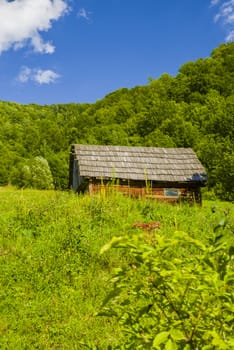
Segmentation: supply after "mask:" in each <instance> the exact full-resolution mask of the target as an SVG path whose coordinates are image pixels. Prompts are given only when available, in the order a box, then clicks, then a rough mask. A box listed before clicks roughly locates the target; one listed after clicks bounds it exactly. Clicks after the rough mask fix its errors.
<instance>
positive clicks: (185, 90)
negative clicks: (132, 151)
mask: <svg viewBox="0 0 234 350" xmlns="http://www.w3.org/2000/svg"><path fill="white" fill-rule="evenodd" d="M233 133H234V43H227V44H222V45H220V46H219V47H218V48H216V49H214V50H213V52H212V53H211V55H210V57H208V58H205V59H198V60H197V61H195V62H187V63H185V64H183V65H182V66H181V67H180V69H179V71H178V74H177V75H176V76H174V77H172V76H170V75H168V74H163V75H162V76H161V77H159V78H158V79H153V78H150V79H149V83H148V85H146V86H136V87H134V88H132V89H127V88H123V89H119V90H117V91H114V92H112V93H110V94H108V95H107V96H106V97H105V98H103V99H102V100H98V101H97V102H96V103H92V104H80V103H71V104H57V105H45V106H39V105H36V104H29V105H20V104H17V103H10V102H3V101H2V102H0V185H5V184H8V183H16V184H18V185H20V184H21V185H22V181H21V180H22V169H23V167H24V166H26V165H27V164H29V163H30V161H32V159H36V157H42V158H43V159H45V160H46V161H47V162H48V168H49V171H51V174H52V180H53V181H52V183H53V184H54V186H55V188H56V189H65V188H67V186H68V180H67V179H68V161H69V150H70V145H71V144H72V143H84V144H113V145H117V144H118V145H129V146H131V145H132V146H140V145H142V146H155V147H192V148H193V149H194V151H195V152H196V153H197V155H198V157H199V158H200V160H201V162H202V163H203V164H204V166H205V167H206V169H207V172H208V176H209V182H208V186H209V188H210V189H212V190H213V191H214V192H215V193H216V195H217V196H219V197H220V198H222V199H226V200H234V186H233V183H234V163H233V162H234V146H233V144H234V142H233V136H234V135H233ZM19 174H21V175H19ZM19 176H21V180H20V179H19ZM24 186H26V185H25V183H24Z"/></svg>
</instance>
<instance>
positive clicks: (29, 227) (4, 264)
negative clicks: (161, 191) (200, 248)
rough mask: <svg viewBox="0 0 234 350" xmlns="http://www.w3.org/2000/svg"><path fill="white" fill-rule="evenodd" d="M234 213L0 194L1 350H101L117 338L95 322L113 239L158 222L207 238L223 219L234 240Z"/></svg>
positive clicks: (50, 194)
mask: <svg viewBox="0 0 234 350" xmlns="http://www.w3.org/2000/svg"><path fill="white" fill-rule="evenodd" d="M233 214H234V207H233V204H230V203H222V202H212V201H210V202H209V201H205V202H204V204H203V207H199V206H192V207H191V206H188V205H186V204H181V205H168V204H164V203H159V202H156V201H150V200H132V199H130V198H123V197H122V196H118V195H115V196H109V197H105V195H104V194H100V195H97V196H94V197H89V196H77V195H74V194H73V193H66V192H55V191H35V190H22V191H16V190H14V189H13V188H0V264H1V275H0V287H1V289H0V310H1V319H0V348H1V349H7V350H8V349H9V350H11V349H83V348H84V347H83V346H82V345H81V342H82V341H84V342H86V343H88V342H92V343H93V344H97V345H99V346H100V348H102V349H106V348H107V345H108V344H110V343H113V344H114V343H115V342H116V341H117V340H119V339H121V333H120V331H119V327H118V324H117V323H115V321H114V320H109V319H106V318H102V317H95V313H96V312H97V311H98V309H99V306H100V304H101V302H102V300H103V299H104V297H105V295H106V292H107V290H108V288H109V283H108V279H109V277H110V274H111V271H112V270H113V268H114V267H117V266H119V265H122V264H127V263H128V259H129V257H128V256H126V254H123V253H122V252H121V251H119V250H114V251H110V252H108V253H107V254H104V255H101V256H100V254H99V251H100V249H101V247H102V246H103V245H104V244H105V243H107V242H108V241H109V240H110V239H111V238H112V237H113V236H119V235H123V234H130V233H131V232H132V231H133V228H132V225H133V224H134V223H135V222H136V221H140V222H151V221H159V222H160V223H161V226H160V229H159V230H160V232H161V234H164V235H173V234H174V232H175V231H185V232H187V233H189V234H190V235H191V236H193V237H199V239H204V240H208V239H209V237H210V236H211V235H212V233H213V228H214V227H215V226H216V225H218V223H219V222H220V220H221V219H222V218H223V217H225V216H226V217H227V216H228V217H229V223H228V224H227V225H226V227H225V228H224V229H225V230H227V231H228V232H230V239H233Z"/></svg>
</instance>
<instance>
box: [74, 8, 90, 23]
mask: <svg viewBox="0 0 234 350" xmlns="http://www.w3.org/2000/svg"><path fill="white" fill-rule="evenodd" d="M90 14H91V12H88V11H86V10H85V9H84V8H83V7H82V8H80V9H79V11H78V13H77V16H78V17H81V18H84V19H86V20H87V21H89V20H90Z"/></svg>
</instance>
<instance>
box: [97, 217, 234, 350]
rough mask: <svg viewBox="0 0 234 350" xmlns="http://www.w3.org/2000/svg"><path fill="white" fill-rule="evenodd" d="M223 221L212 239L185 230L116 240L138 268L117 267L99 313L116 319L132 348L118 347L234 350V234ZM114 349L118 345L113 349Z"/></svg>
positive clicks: (110, 245)
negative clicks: (201, 237)
mask: <svg viewBox="0 0 234 350" xmlns="http://www.w3.org/2000/svg"><path fill="white" fill-rule="evenodd" d="M227 224H228V218H225V219H222V220H221V221H220V222H219V223H218V225H217V226H216V227H214V232H213V234H212V235H211V236H210V237H209V239H208V240H207V241H203V240H199V239H198V238H193V237H192V236H191V235H188V234H187V233H185V232H182V231H176V232H174V234H173V235H172V236H171V237H165V236H164V235H163V234H161V233H160V232H158V231H157V232H156V233H154V234H153V233H151V236H150V237H149V236H147V235H146V233H144V232H143V233H141V232H137V233H136V234H133V235H131V236H129V235H128V236H123V237H118V238H116V237H114V238H112V240H111V241H110V242H109V243H108V244H106V245H105V246H104V247H103V248H102V249H101V254H103V253H105V252H106V251H108V250H109V249H110V248H119V249H121V250H124V251H125V252H127V253H128V254H129V256H130V259H131V260H130V264H129V265H128V266H125V267H122V266H120V267H118V268H116V269H115V270H114V272H113V274H112V278H111V280H110V284H111V287H112V289H111V291H110V293H109V294H108V295H107V297H106V298H105V299H104V302H103V305H102V308H101V311H100V312H99V314H98V315H99V316H108V317H116V318H117V319H118V322H119V324H120V326H121V329H122V331H123V332H124V334H125V339H126V340H125V343H124V345H123V344H122V346H120V345H118V346H116V347H113V349H166V350H167V349H175V350H176V349H181V350H182V349H194V350H196V349H204V350H205V349H207V350H208V349H232V348H233V346H234V337H233V321H234V309H233V302H234V264H233V258H234V237H232V239H231V240H230V230H231V229H232V234H233V233H234V232H233V228H234V227H233V226H232V228H231V227H229V230H225V226H226V225H227ZM111 349H112V347H111Z"/></svg>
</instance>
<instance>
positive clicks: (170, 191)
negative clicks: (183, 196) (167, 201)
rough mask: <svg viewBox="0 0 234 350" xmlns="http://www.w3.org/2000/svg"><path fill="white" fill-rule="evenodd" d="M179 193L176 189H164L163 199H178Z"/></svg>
mask: <svg viewBox="0 0 234 350" xmlns="http://www.w3.org/2000/svg"><path fill="white" fill-rule="evenodd" d="M179 195H180V191H179V190H178V189H176V188H165V189H164V196H165V197H179Z"/></svg>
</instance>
